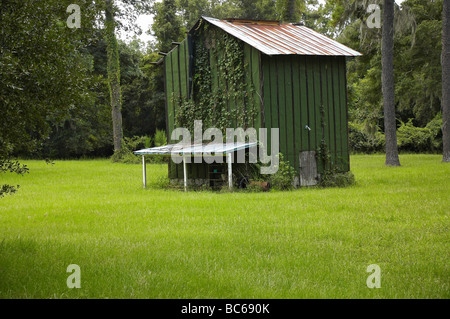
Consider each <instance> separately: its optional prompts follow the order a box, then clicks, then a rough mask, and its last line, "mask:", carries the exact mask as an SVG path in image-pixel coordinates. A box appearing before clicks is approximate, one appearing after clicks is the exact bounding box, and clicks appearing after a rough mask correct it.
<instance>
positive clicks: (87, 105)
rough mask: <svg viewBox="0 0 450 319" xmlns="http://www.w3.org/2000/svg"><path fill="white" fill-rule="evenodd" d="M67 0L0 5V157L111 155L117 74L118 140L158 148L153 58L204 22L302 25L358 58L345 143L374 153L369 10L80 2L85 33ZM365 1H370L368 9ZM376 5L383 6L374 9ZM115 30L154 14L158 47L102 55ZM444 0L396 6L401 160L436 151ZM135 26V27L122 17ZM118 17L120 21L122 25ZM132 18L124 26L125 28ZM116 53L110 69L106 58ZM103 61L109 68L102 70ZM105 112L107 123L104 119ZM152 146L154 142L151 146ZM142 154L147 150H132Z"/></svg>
mask: <svg viewBox="0 0 450 319" xmlns="http://www.w3.org/2000/svg"><path fill="white" fill-rule="evenodd" d="M71 2H73V1H65V0H64V1H60V0H38V1H31V0H20V1H19V0H5V1H2V2H1V5H0V19H1V20H0V24H1V26H2V27H1V31H0V32H1V37H0V44H1V47H0V50H1V52H0V75H1V83H0V103H1V117H2V118H1V121H0V152H1V154H0V157H2V158H11V157H12V156H20V157H40V158H54V159H56V158H79V157H82V156H88V157H106V156H111V155H112V154H113V152H114V149H115V148H120V147H121V145H119V146H118V145H116V144H115V143H114V134H113V129H112V128H113V118H114V113H113V112H112V110H114V106H112V99H111V97H112V93H111V92H112V91H111V90H112V88H111V73H114V72H117V71H118V72H119V73H117V76H118V77H117V81H118V82H119V89H120V92H119V93H120V94H119V95H118V96H119V100H118V101H117V103H119V104H117V105H116V108H117V109H118V110H119V111H120V113H121V114H120V116H121V131H120V132H121V133H122V134H123V136H121V137H120V140H122V139H128V140H130V139H131V138H133V137H135V136H139V137H142V136H147V139H146V141H147V143H144V141H145V139H141V144H147V146H152V145H154V140H155V139H154V135H155V134H156V132H157V130H164V129H165V101H164V83H163V68H162V65H156V64H154V63H155V62H157V61H158V60H160V59H161V56H160V55H159V54H158V53H159V52H168V51H169V50H171V48H172V47H173V46H172V42H174V41H175V42H176V41H181V40H182V39H183V38H184V37H185V32H186V31H188V30H189V29H190V28H191V27H192V26H193V25H194V24H195V22H196V21H197V20H198V18H199V17H200V16H202V15H206V16H212V17H216V18H227V17H235V18H251V19H270V20H282V21H285V22H298V21H301V22H303V23H304V24H305V25H306V26H308V27H311V28H313V29H315V30H316V31H319V32H321V33H323V34H326V35H328V36H330V37H333V38H335V39H337V40H338V41H340V42H341V43H344V44H345V45H348V46H350V47H351V48H353V49H355V50H358V51H360V52H361V53H363V56H362V57H360V58H357V59H352V60H349V62H348V74H347V77H348V100H349V115H350V124H349V130H350V144H351V148H352V150H353V151H355V152H368V153H370V152H382V151H383V150H384V148H385V135H384V131H385V127H384V125H385V124H384V116H383V114H384V113H383V95H382V94H381V92H382V76H381V73H382V65H381V59H382V54H381V53H382V48H381V47H382V45H381V43H382V30H381V29H377V28H373V29H370V28H368V27H367V25H366V19H367V17H368V15H369V13H367V11H366V9H367V5H368V3H369V1H366V0H364V1H356V0H350V1H344V0H327V1H326V2H325V4H323V5H319V3H318V1H317V0H256V1H254V0H229V1H224V0H163V1H161V2H153V1H145V0H142V1H131V0H128V1H127V0H121V1H112V0H103V1H92V0H83V1H78V2H79V4H80V7H81V9H82V28H81V29H78V30H77V29H69V28H67V26H66V24H65V19H66V18H67V16H68V14H67V13H66V11H65V10H66V8H67V6H68V5H69V4H70V3H71ZM372 2H373V1H372ZM375 3H380V5H381V6H382V7H383V2H382V1H375ZM108 6H111V7H110V8H112V10H113V11H112V12H113V13H112V15H111V19H112V21H113V23H114V27H115V28H113V32H114V31H115V30H117V29H127V28H133V27H135V26H134V25H133V23H132V21H133V17H134V18H135V17H136V16H137V15H138V14H140V13H152V14H154V23H153V25H152V26H151V30H143V31H144V32H150V33H151V34H152V35H153V36H154V38H155V41H153V42H150V43H148V44H145V43H142V42H141V41H139V40H137V39H134V40H132V41H128V42H124V41H120V40H119V41H117V47H115V48H113V49H111V48H110V51H108V46H111V41H114V39H111V38H108V33H107V29H108V28H107V23H106V19H107V18H105V17H107V15H106V16H105V13H106V12H107V9H108ZM442 8H443V0H434V1H422V0H406V1H404V2H403V3H402V7H401V8H400V7H398V6H397V5H395V36H394V66H395V71H394V85H395V110H396V111H395V121H396V126H397V135H398V136H397V141H398V146H399V149H400V151H408V152H442V147H443V146H442V145H443V141H442V129H441V128H442V125H443V122H442V89H441V88H442V66H441V54H442V29H443V24H442V23H443V22H442V20H443V16H442V12H443V10H442ZM130 17H131V19H129V18H130ZM124 20H125V23H124V22H123V21H124ZM128 20H129V21H131V22H129V23H128V24H127V21H128ZM111 50H117V56H116V59H117V62H118V64H117V69H115V70H116V71H114V72H112V71H111V66H110V65H109V63H110V62H111V57H110V56H109V55H108V52H112V51H111ZM108 61H109V62H108ZM112 114H113V116H112ZM135 141H136V139H135ZM152 141H153V142H152ZM138 146H143V145H138Z"/></svg>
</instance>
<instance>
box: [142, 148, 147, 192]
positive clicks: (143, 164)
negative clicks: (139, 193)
mask: <svg viewBox="0 0 450 319" xmlns="http://www.w3.org/2000/svg"><path fill="white" fill-rule="evenodd" d="M142 175H143V178H144V188H146V187H147V164H146V163H145V156H144V155H142Z"/></svg>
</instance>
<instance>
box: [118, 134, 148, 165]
mask: <svg viewBox="0 0 450 319" xmlns="http://www.w3.org/2000/svg"><path fill="white" fill-rule="evenodd" d="M149 143H151V138H149V137H147V136H134V137H131V138H129V137H125V138H123V139H122V149H121V150H119V151H115V152H114V154H113V155H112V156H111V161H112V162H114V163H126V164H138V163H140V161H141V158H140V156H137V155H134V153H133V152H134V151H136V150H139V149H143V148H147V147H146V144H147V145H149Z"/></svg>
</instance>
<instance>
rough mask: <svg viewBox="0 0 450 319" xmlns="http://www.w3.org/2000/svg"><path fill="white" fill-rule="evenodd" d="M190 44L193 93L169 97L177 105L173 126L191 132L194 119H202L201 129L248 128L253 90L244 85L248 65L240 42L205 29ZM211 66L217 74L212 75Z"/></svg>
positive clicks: (252, 114) (253, 104)
mask: <svg viewBox="0 0 450 319" xmlns="http://www.w3.org/2000/svg"><path fill="white" fill-rule="evenodd" d="M206 31H209V32H206ZM193 43H194V76H193V94H192V97H191V99H182V98H181V97H176V96H173V99H174V102H175V103H177V105H179V109H178V110H177V112H176V118H175V124H176V125H177V126H178V127H185V128H187V129H189V130H190V131H191V132H192V130H193V124H194V120H202V121H203V126H204V127H216V128H219V129H221V130H222V132H225V129H226V128H231V127H238V126H240V127H243V128H247V127H250V126H252V123H253V120H254V118H255V117H256V116H257V114H258V113H257V107H256V101H255V98H254V96H255V94H254V93H255V89H254V88H253V87H252V86H251V85H250V86H249V85H248V84H247V83H246V76H247V74H246V69H247V68H248V65H247V64H246V63H245V60H244V44H243V42H242V41H239V40H237V39H236V38H234V37H233V36H231V35H229V34H227V33H226V32H221V31H220V32H219V31H218V30H209V29H208V28H206V26H205V28H204V29H202V30H201V31H199V33H198V34H197V35H196V36H195V38H194V41H193ZM213 63H214V64H215V65H216V68H215V70H216V71H217V74H214V75H213V74H212V68H211V65H212V64H213ZM214 76H216V77H217V78H213V77H214Z"/></svg>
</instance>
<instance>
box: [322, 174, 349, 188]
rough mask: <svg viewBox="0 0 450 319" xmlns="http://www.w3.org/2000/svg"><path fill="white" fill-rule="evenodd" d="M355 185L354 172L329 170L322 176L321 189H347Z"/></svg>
mask: <svg viewBox="0 0 450 319" xmlns="http://www.w3.org/2000/svg"><path fill="white" fill-rule="evenodd" d="M354 183H355V175H353V173H352V172H339V171H336V170H327V171H325V172H324V173H323V174H322V175H321V176H320V181H319V187H347V186H350V185H353V184H354Z"/></svg>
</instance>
